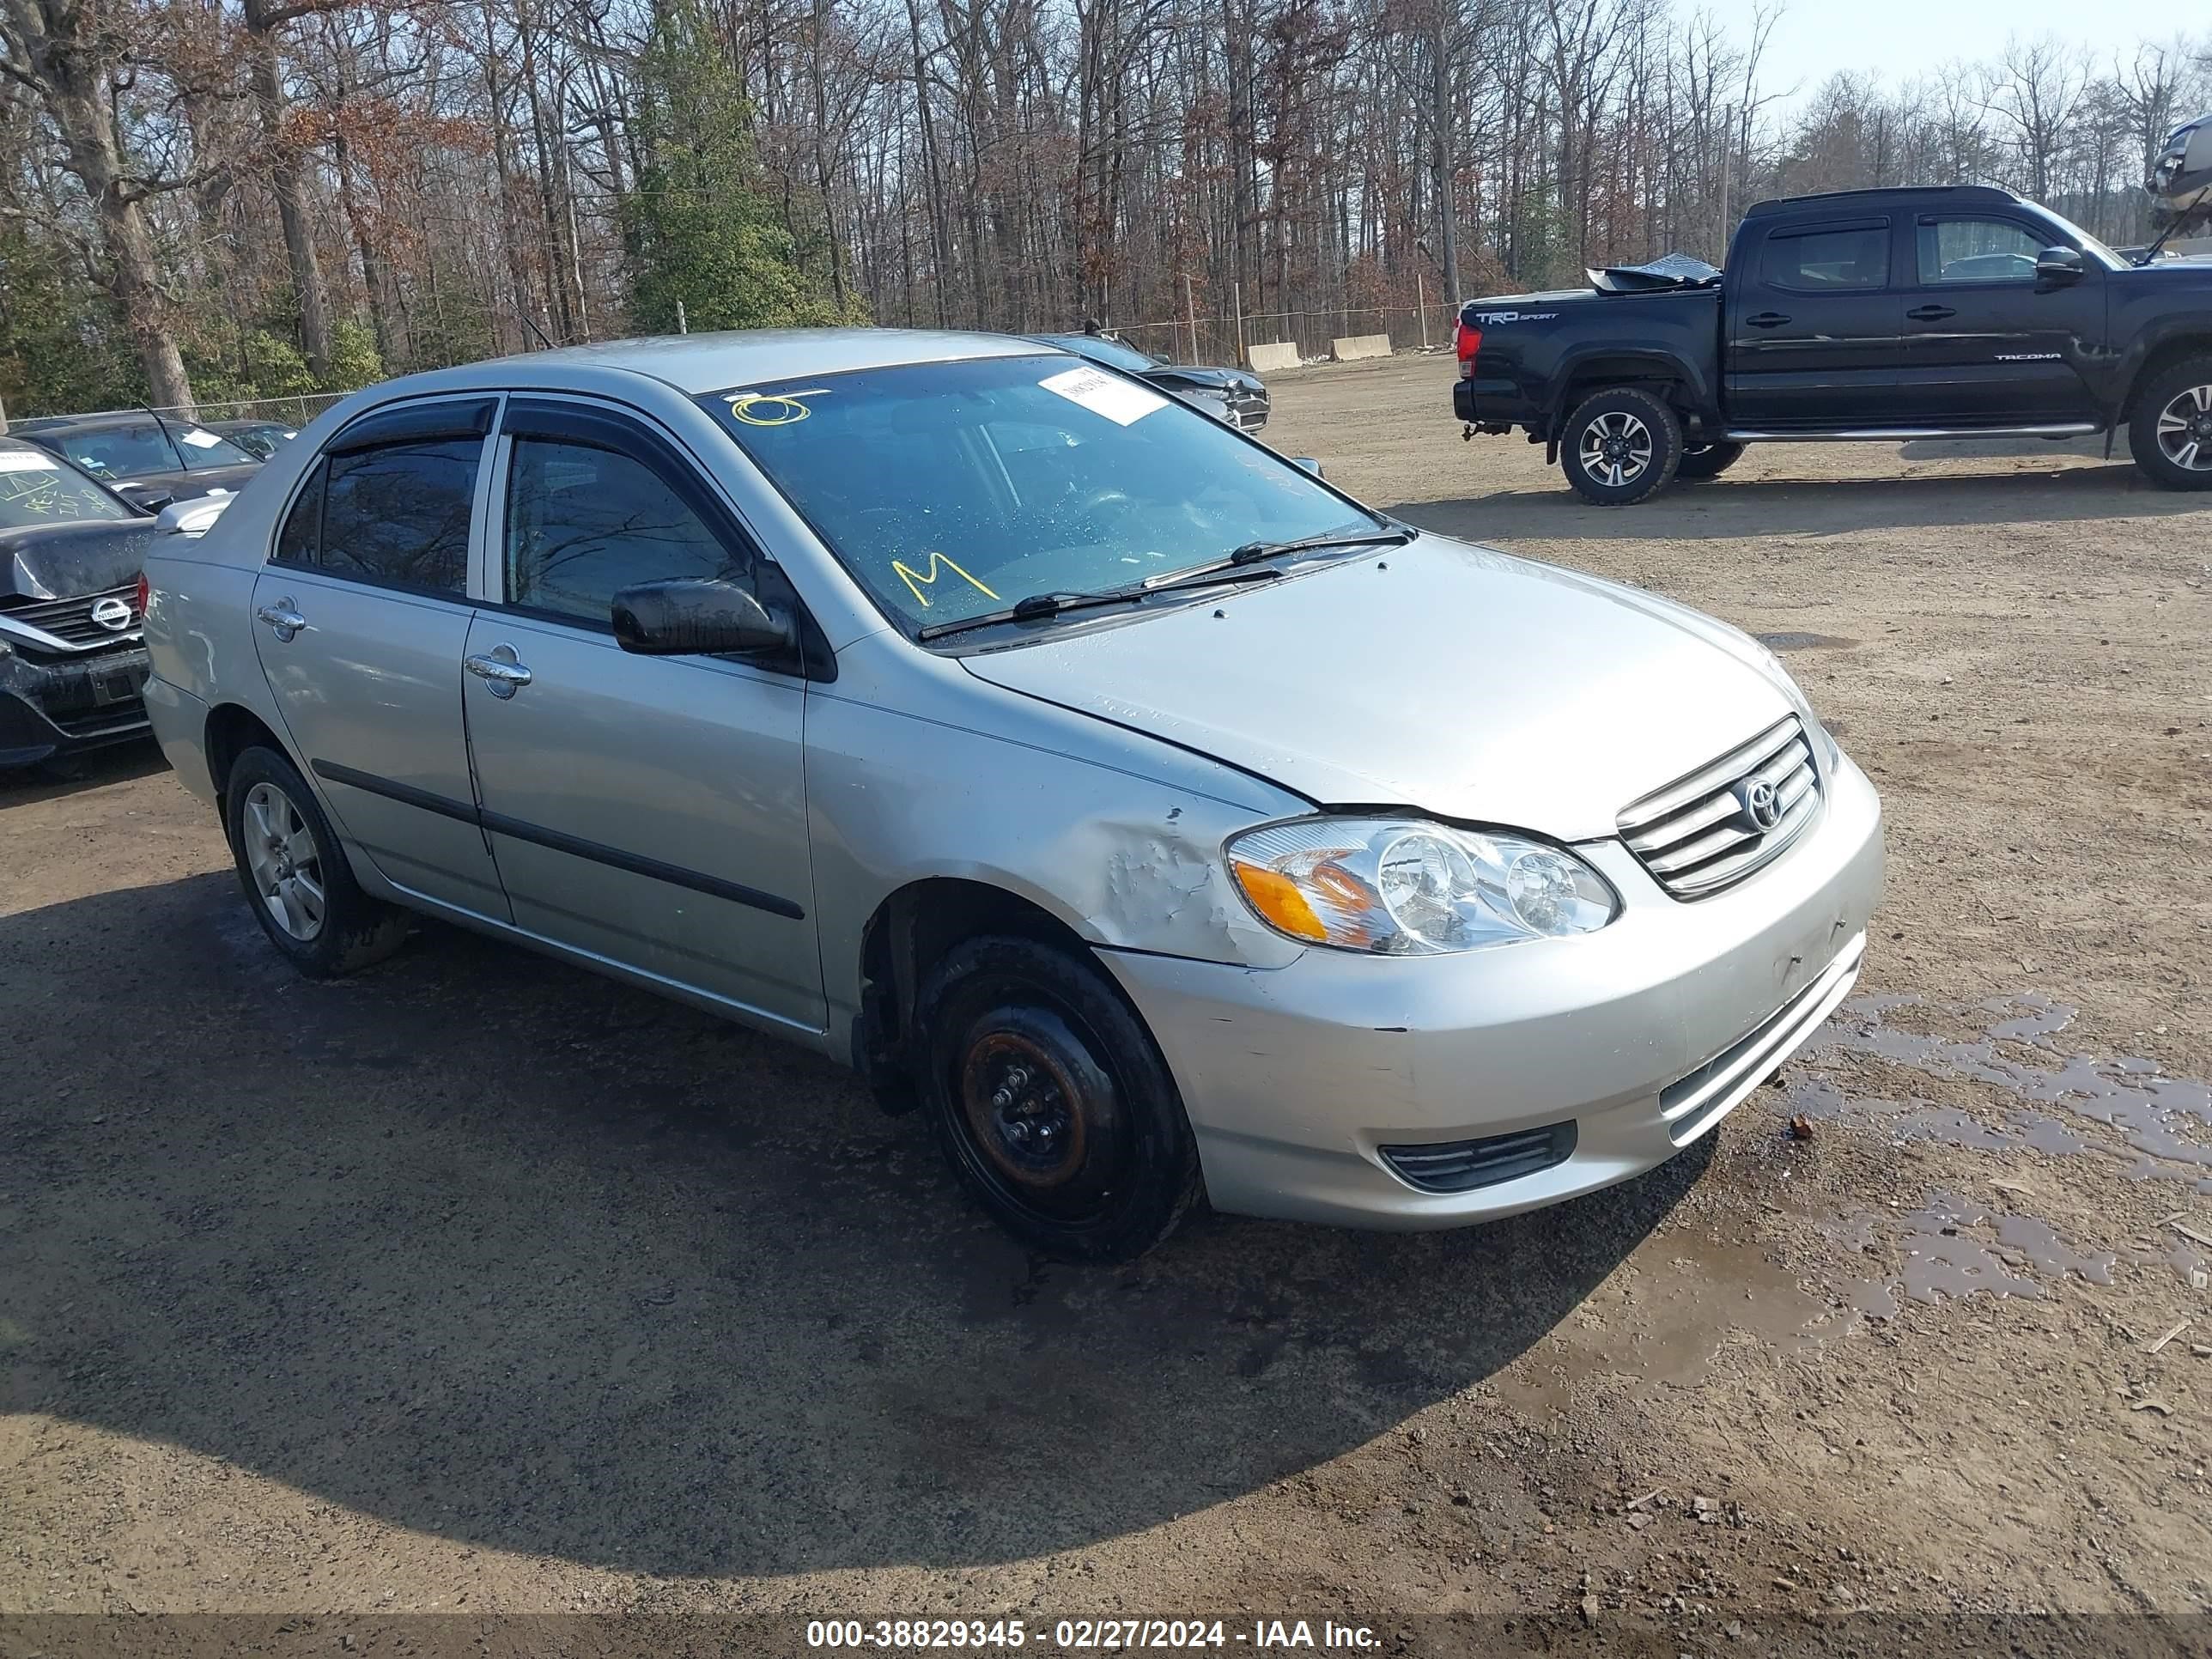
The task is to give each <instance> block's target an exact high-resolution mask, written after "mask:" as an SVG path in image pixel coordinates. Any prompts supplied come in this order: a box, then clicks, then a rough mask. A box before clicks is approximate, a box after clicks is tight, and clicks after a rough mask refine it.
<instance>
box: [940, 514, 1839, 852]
mask: <svg viewBox="0 0 2212 1659" xmlns="http://www.w3.org/2000/svg"><path fill="white" fill-rule="evenodd" d="M963 662H964V663H965V665H966V666H967V668H968V671H969V672H970V673H972V674H975V676H977V677H978V678H981V679H985V680H987V681H989V682H991V683H992V684H995V685H1000V686H1004V687H1006V688H1007V689H1009V690H1015V691H1019V692H1024V693H1026V694H1027V695H1029V696H1033V697H1038V698H1042V699H1043V700H1045V701H1047V702H1054V703H1058V704H1060V705H1061V706H1062V707H1065V708H1073V709H1077V710H1079V711H1081V712H1083V713H1085V714H1092V715H1095V716H1097V718H1099V719H1101V720H1109V721H1112V722H1114V723H1115V724H1116V725H1119V726H1127V727H1129V728H1130V729H1132V730H1134V731H1138V732H1147V733H1150V734H1152V735H1153V736H1156V737H1159V738H1165V739H1166V740H1168V741H1169V742H1171V743H1175V744H1180V745H1182V747H1185V748H1188V749H1192V750H1199V751H1200V752H1202V753H1204V754H1207V755H1210V756H1212V757H1215V758H1217V759H1218V760H1222V761H1225V762H1227V763H1230V764H1231V765H1232V766H1236V767H1238V768H1240V769H1243V770H1245V771H1248V772H1251V773H1254V774H1256V775H1260V776H1262V777H1265V778H1267V779H1269V780H1271V781H1274V782H1276V783H1278V784H1280V785H1281V786H1283V787H1285V788H1287V789H1289V790H1291V791H1293V792H1294V793H1297V794H1300V795H1304V796H1305V797H1306V798H1307V799H1310V800H1312V801H1314V802H1316V803H1317V804H1320V805H1329V806H1352V805H1364V806H1394V807H1411V808H1415V809H1419V810H1420V811H1427V812H1431V813H1434V814H1436V815H1437V816H1438V817H1445V818H1453V819H1458V820H1462V821H1466V822H1473V823H1494V824H1499V825H1507V826H1513V827H1517V828H1521V829H1531V830H1534V831H1536V832H1537V833H1539V834H1541V835H1547V836H1554V837H1557V838H1559V839H1560V840H1564V841H1589V840H1595V839H1598V838H1601V837H1604V836H1611V835H1613V834H1614V833H1616V831H1615V823H1614V820H1615V817H1616V815H1617V814H1618V813H1619V812H1620V809H1621V808H1622V807H1624V806H1626V805H1628V804H1629V803H1630V802H1632V801H1633V800H1635V799H1638V798H1639V797H1640V796H1643V795H1645V794H1648V793H1650V792H1651V791H1653V790H1655V789H1657V788H1659V787H1662V786H1663V785H1666V784H1668V783H1671V782H1673V781H1674V780H1675V779H1677V778H1680V777H1681V776H1682V775H1685V774H1686V773H1689V772H1692V771H1695V770H1696V769H1698V768H1699V767H1700V766H1703V765H1705V764H1706V763H1709V762H1711V761H1712V760H1713V759H1715V758H1716V757H1718V756H1720V755H1722V754H1723V753H1724V752H1726V751H1727V750H1729V749H1731V748H1733V747H1735V745H1736V744H1740V743H1742V742H1743V741H1744V740H1746V739H1747V738H1751V737H1753V736H1755V735H1756V734H1757V733H1758V732H1760V731H1761V730H1763V729H1764V728H1765V727H1766V726H1771V725H1772V724H1773V723H1774V722H1775V721H1776V720H1780V719H1781V718H1783V717H1784V715H1785V714H1789V713H1790V712H1791V710H1792V709H1793V708H1796V707H1797V706H1798V705H1797V703H1796V702H1795V701H1794V700H1793V695H1792V693H1793V690H1794V688H1792V687H1791V686H1790V682H1789V680H1788V678H1787V676H1786V675H1784V674H1783V673H1782V671H1781V670H1780V668H1779V666H1778V665H1774V664H1773V659H1772V658H1771V656H1770V655H1768V654H1767V653H1765V651H1764V650H1763V648H1762V647H1759V646H1758V645H1757V644H1755V643H1753V641H1751V640H1750V639H1749V638H1748V637H1747V636H1746V635H1742V634H1740V633H1738V632H1737V631H1736V630H1735V629H1732V628H1729V627H1728V626H1727V625H1726V624H1725V623H1718V622H1716V621H1714V620H1713V619H1712V618H1711V617H1705V616H1701V615H1699V613H1698V612H1696V611H1691V610H1689V609H1687V608H1686V607H1685V606H1681V605H1674V604H1673V603H1672V602H1671V601H1668V600H1666V599H1658V598H1656V597H1654V596H1653V595H1650V594H1648V593H1644V592H1639V591H1638V590H1637V589H1634V588H1631V587H1623V586H1619V585H1617V584H1615V583H1612V582H1606V581H1600V580H1596V579H1595V578H1593V577H1589V576H1583V575H1579V574H1575V573H1573V572H1571V571H1567V570H1562V569H1559V568H1556V567H1553V566H1550V565H1543V564H1537V563H1534V562H1530V561H1528V560H1525V559H1516V558H1513V557H1510V556H1507V555H1505V554H1502V553H1498V552H1494V551H1492V550H1488V549H1486V548H1478V547H1470V546H1468V545H1467V544H1464V543H1459V542H1453V541H1449V540H1446V539H1444V538H1441V537H1436V536H1428V535H1424V536H1422V537H1421V538H1419V540H1417V541H1415V542H1413V544H1410V545H1408V546H1406V547H1402V548H1393V549H1390V550H1388V551H1387V552H1384V553H1383V554H1381V555H1380V556H1360V557H1358V558H1352V559H1348V560H1344V561H1341V562H1336V563H1333V564H1330V565H1328V566H1327V567H1324V568H1322V569H1319V570H1316V571H1311V572H1309V573H1306V574H1298V575H1293V576H1291V577H1289V578H1287V579H1285V580H1281V581H1279V582H1273V583H1269V584H1267V585H1265V586H1255V587H1250V588H1244V589H1223V590H1220V591H1219V592H1218V594H1214V593H1209V594H1206V596H1205V598H1204V601H1203V602H1202V603H1200V604H1196V605H1188V606H1186V607H1183V608H1182V609H1178V610H1176V611H1166V612H1162V613H1159V614H1157V615H1153V616H1148V617H1142V618H1127V619H1124V620H1121V621H1119V622H1111V623H1103V624H1093V625H1091V626H1088V627H1085V628H1083V629H1079V630H1078V631H1075V632H1071V633H1067V634H1064V635H1054V636H1048V637H1047V638H1045V639H1043V640H1041V641H1038V642H1037V643H1036V644H1034V645H1030V646H1024V647H1011V648H1006V649H1002V650H996V651H987V652H981V653H975V654H973V655H970V656H968V657H966V658H963Z"/></svg>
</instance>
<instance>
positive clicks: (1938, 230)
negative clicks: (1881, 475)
mask: <svg viewBox="0 0 2212 1659" xmlns="http://www.w3.org/2000/svg"><path fill="white" fill-rule="evenodd" d="M1593 276H1594V277H1595V286H1594V287H1592V288H1589V289H1573V290H1570V291H1566V292H1562V293H1554V294H1519V295H1510V296H1508V297H1505V298H1502V299H1490V300H1475V301H1469V302H1468V304H1467V305H1466V306H1465V307H1462V310H1461V313H1460V319H1459V328H1458V347H1459V370H1460V378H1459V380H1458V381H1457V383H1456V384H1455V385H1454V386H1453V387H1452V409H1453V412H1454V413H1455V415H1457V416H1458V417H1459V419H1460V420H1461V421H1462V422H1464V423H1465V435H1467V436H1468V437H1470V438H1471V437H1473V436H1474V435H1475V434H1477V433H1479V432H1482V433H1504V432H1509V431H1511V430H1513V429H1514V428H1520V429H1521V430H1522V431H1524V432H1525V433H1526V434H1527V435H1528V441H1529V442H1531V443H1541V444H1543V445H1544V446H1546V455H1547V459H1555V460H1558V461H1559V463H1560V465H1561V466H1562V467H1563V469H1564V470H1565V472H1566V475H1567V481H1568V483H1571V484H1572V485H1573V486H1574V488H1575V489H1577V491H1578V492H1579V493H1580V494H1581V495H1583V496H1584V497H1585V498H1586V499H1588V500H1589V501H1595V502H1598V503H1600V504H1601V505H1605V506H1626V505H1628V504H1629V503H1631V502H1634V501H1643V500H1644V499H1645V498H1646V497H1647V496H1650V495H1652V494H1654V493H1655V492H1656V491H1658V490H1660V489H1664V488H1665V487H1666V486H1667V485H1668V483H1672V482H1673V481H1674V479H1676V478H1678V477H1680V478H1685V479H1702V478H1710V477H1714V476H1715V475H1716V474H1717V473H1719V472H1720V471H1722V470H1723V468H1725V467H1727V466H1729V465H1730V464H1732V463H1733V462H1734V461H1735V459H1736V458H1737V457H1738V456H1740V455H1741V454H1742V453H1743V447H1744V446H1745V445H1747V444H1752V443H1778V442H1796V443H1802V442H1830V441H1837V440H1849V439H1861V440H1872V441H1886V442H1899V441H1905V440H1910V439H1916V438H1987V437H2034V438H2051V439H2058V438H2075V437H2082V436H2087V435H2093V434H2096V433H2104V434H2106V435H2107V438H2106V448H2107V452H2108V453H2109V451H2110V448H2111V444H2112V435H2116V434H2117V433H2118V430H2119V429H2120V428H2123V427H2124V428H2126V429H2127V435H2128V442H2129V447H2130V449H2131V450H2132V451H2133V452H2134V454H2135V459H2136V465H2138V466H2140V467H2141V468H2142V470H2143V471H2144V472H2145V473H2147V474H2148V476H2149V477H2152V478H2154V479H2155V480H2156V481H2157V482H2158V483H2161V484H2166V485H2168V486H2170V487H2172V488H2173V489H2212V259H2166V260H2158V261H2154V262H2152V263H2148V264H2130V263H2129V262H2128V261H2126V260H2124V259H2122V258H2120V257H2119V256H2118V254H2116V253H2114V252H2112V251H2111V250H2110V249H2109V248H2107V247H2106V246H2104V244H2103V243H2101V242H2100V241H2098V240H2097V239H2096V238H2095V237H2093V236H2091V235H2090V234H2088V233H2087V232H2086V231H2084V230H2081V229H2080V228H2078V227H2076V226H2075V225H2072V224H2069V223H2068V222H2066V221H2065V220H2064V219H2063V218H2061V217H2059V216H2057V214H2055V213H2052V212H2051V211H2050V210H2048V209H2045V208H2042V207H2039V206H2037V205H2036V204H2034V203H2033V202H2026V201H2022V200H2021V198H2020V197H2017V196H2015V195H2014V194H2013V193H2012V192H2011V191H2004V190H1996V189H1992V188H1990V187H1987V186H1984V185H1955V186H1948V187H1939V188H1930V189H1900V190H1870V191H1841V192H1838V193H1837V194H1833V195H1826V196H1806V197H1795V198H1792V199H1790V200H1786V201H1774V202H1761V203H1759V204H1758V205H1757V206H1755V207H1753V209H1752V210H1750V211H1749V212H1748V213H1747V215H1746V216H1744V221H1743V223H1742V224H1741V226H1740V227H1738V228H1737V230H1736V234H1735V242H1734V244H1733V246H1730V248H1729V254H1728V263H1727V265H1726V267H1725V271H1724V273H1723V271H1718V270H1713V269H1712V267H1711V266H1709V265H1708V266H1699V265H1698V264H1697V263H1696V262H1695V261H1668V262H1662V264H1660V265H1658V266H1654V267H1644V268H1631V269H1626V270H1614V271H1610V272H1595V273H1593Z"/></svg>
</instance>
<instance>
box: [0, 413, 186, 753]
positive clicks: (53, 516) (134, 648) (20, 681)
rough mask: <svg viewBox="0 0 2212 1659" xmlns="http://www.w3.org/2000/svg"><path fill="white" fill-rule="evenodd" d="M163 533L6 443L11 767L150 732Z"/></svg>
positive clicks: (0, 466)
mask: <svg viewBox="0 0 2212 1659" xmlns="http://www.w3.org/2000/svg"><path fill="white" fill-rule="evenodd" d="M154 530H155V523H154V520H153V519H152V518H151V517H150V516H149V514H147V513H143V512H141V511H140V510H139V509H138V508H137V507H133V506H132V505H131V504H130V503H129V502H128V501H124V500H122V499H121V498H120V497H118V495H115V494H114V493H113V492H112V491H111V490H109V489H106V488H104V487H103V486H102V485H101V484H100V483H97V482H96V481H94V479H92V478H88V477H86V476H84V475H83V474H82V473H81V472H79V471H76V469H75V468H73V467H71V466H70V465H68V464H67V463H65V462H64V461H61V460H58V459H56V458H55V457H54V456H52V455H50V454H48V453H46V451H45V450H43V449H40V448H36V447H33V446H32V445H30V444H27V443H22V442H19V441H15V440H14V439H10V438H0V768H6V767H15V766H29V765H32V764H34V763H37V762H40V761H42V760H48V759H51V758H52V757H55V756H57V755H63V754H68V753H70V752H73V751H75V750H82V749H91V748H96V747H98V746H100V744H110V743H119V742H123V741H125V740H126V739H129V738H136V737H137V736H139V735H141V734H142V733H143V732H145V730H146V708H145V704H144V703H143V702H142V701H141V696H142V693H143V690H144V687H145V684H146V647H145V645H144V643H143V640H142V637H141V627H142V624H143V620H144V619H143V616H142V614H141V611H140V601H139V597H138V574H139V570H140V568H141V567H142V566H143V564H144V562H145V556H146V548H147V546H148V544H149V543H150V542H151V540H152V539H153V535H154Z"/></svg>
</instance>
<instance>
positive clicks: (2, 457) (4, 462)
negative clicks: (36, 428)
mask: <svg viewBox="0 0 2212 1659" xmlns="http://www.w3.org/2000/svg"><path fill="white" fill-rule="evenodd" d="M60 468H61V463H60V462H59V461H57V460H54V459H51V458H49V457H47V456H45V455H40V454H36V453H33V452H32V451H30V450H27V449H0V472H54V471H59V470H60Z"/></svg>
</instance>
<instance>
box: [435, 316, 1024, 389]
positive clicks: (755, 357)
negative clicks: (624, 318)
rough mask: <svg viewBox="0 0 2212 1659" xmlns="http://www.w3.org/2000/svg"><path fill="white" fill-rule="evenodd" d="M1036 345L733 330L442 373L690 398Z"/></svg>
mask: <svg viewBox="0 0 2212 1659" xmlns="http://www.w3.org/2000/svg"><path fill="white" fill-rule="evenodd" d="M1037 347H1038V342H1036V341H1035V340H1023V339H1017V338H1015V337H1012V335H1006V334H982V333H969V332H967V331H960V330H955V329H908V328H760V329H732V330H729V331H724V332H720V333H714V334H662V335H653V336H649V337H645V338H642V339H635V340H609V341H605V342H604V343H598V344H593V345H574V346H557V347H556V348H555V349H552V350H550V351H531V352H525V353H522V354H521V355H520V356H514V357H500V358H494V359H492V360H491V361H490V362H482V363H472V364H470V365H469V366H468V367H467V368H465V369H450V370H446V371H443V373H444V374H445V375H447V376H449V377H452V378H453V379H455V380H458V379H459V378H461V377H463V376H466V375H471V374H477V373H481V374H483V375H484V377H485V378H486V379H487V380H492V381H497V380H499V379H500V378H501V374H500V371H501V368H512V367H513V366H515V365H517V364H521V363H527V364H528V365H529V366H530V367H531V368H532V370H533V371H537V372H536V373H533V374H532V379H533V380H534V379H537V378H538V373H542V371H544V369H547V368H558V367H560V366H561V365H562V364H564V363H573V364H574V365H575V366H577V367H578V368H614V369H627V370H629V371H630V372H631V373H633V374H647V375H650V376H652V377H653V379H654V380H659V381H662V382H664V383H665V384H666V385H669V386H674V387H675V388H676V389H677V390H678V391H679V392H687V393H689V394H690V395H691V396H693V397H696V396H698V395H699V394H701V393H702V392H720V391H722V390H723V389H724V388H726V387H729V386H752V385H756V384H758V383H760V382H763V381H768V380H789V379H792V378H793V377H794V376H796V375H801V374H842V373H844V372H846V371H848V370H850V369H856V368H895V367H896V366H897V365H900V364H902V363H936V362H954V361H957V360H959V359H962V358H973V357H1022V356H1031V357H1033V356H1036V353H1037Z"/></svg>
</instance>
